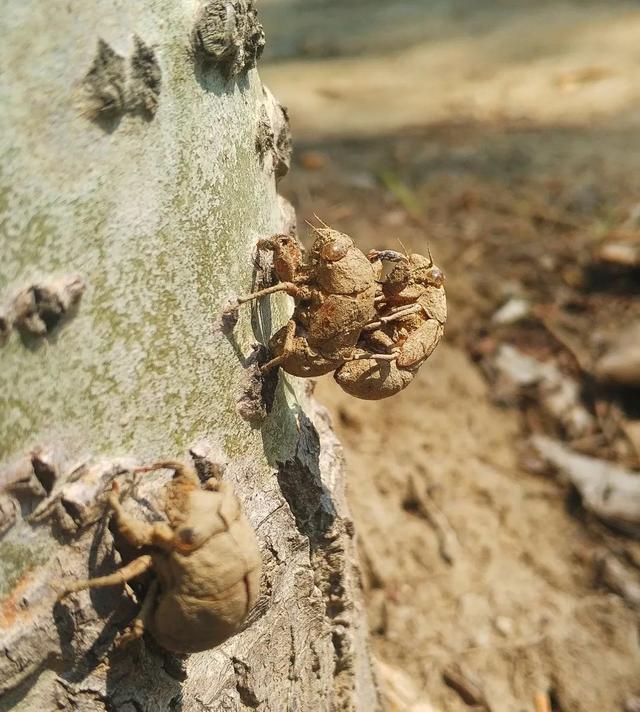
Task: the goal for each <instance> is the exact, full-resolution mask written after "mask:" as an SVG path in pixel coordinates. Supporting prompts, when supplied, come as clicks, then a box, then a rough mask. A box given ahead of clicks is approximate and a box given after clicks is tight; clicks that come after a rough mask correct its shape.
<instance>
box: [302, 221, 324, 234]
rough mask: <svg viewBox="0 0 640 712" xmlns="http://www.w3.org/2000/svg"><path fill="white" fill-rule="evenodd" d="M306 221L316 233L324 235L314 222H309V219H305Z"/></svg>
mask: <svg viewBox="0 0 640 712" xmlns="http://www.w3.org/2000/svg"><path fill="white" fill-rule="evenodd" d="M305 222H306V223H307V225H308V226H309V227H310V228H311V229H312V230H313V231H314V232H315V233H316V235H322V233H321V232H320V230H319V229H318V228H317V227H316V226H315V225H314V224H313V223H312V222H309V221H308V220H305Z"/></svg>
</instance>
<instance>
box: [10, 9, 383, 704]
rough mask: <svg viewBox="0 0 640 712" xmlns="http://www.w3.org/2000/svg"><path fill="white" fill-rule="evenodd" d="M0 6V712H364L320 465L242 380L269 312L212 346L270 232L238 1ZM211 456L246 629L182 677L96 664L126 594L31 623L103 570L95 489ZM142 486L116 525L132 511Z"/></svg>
mask: <svg viewBox="0 0 640 712" xmlns="http://www.w3.org/2000/svg"><path fill="white" fill-rule="evenodd" d="M3 9H4V12H3V22H2V30H1V31H0V33H1V41H0V61H1V63H2V68H3V70H2V85H1V86H0V102H1V104H2V106H3V111H2V115H1V118H0V121H1V122H2V125H1V131H0V151H1V154H2V162H1V169H0V170H1V174H0V215H1V217H0V226H1V228H0V229H1V233H0V244H1V247H2V249H1V253H2V259H1V260H0V300H3V303H4V307H2V311H1V313H0V319H1V321H0V337H3V343H2V345H0V359H1V363H2V376H1V379H2V398H1V399H0V463H2V474H1V476H0V490H1V491H0V531H1V532H2V534H1V535H0V536H2V539H0V589H1V591H0V593H1V595H2V604H1V606H0V624H1V626H2V640H1V641H0V646H1V649H2V652H1V653H0V694H2V697H0V708H1V709H18V710H22V709H23V710H30V709H43V710H48V709H56V708H58V707H59V708H65V709H66V708H69V709H80V710H105V709H109V710H114V709H117V710H169V709H171V710H180V709H183V710H242V709H258V710H265V711H266V710H274V711H275V710H278V711H280V710H296V711H298V710H331V709H362V710H372V709H375V708H376V707H377V704H378V703H377V695H376V692H375V686H374V683H373V680H372V675H371V671H370V667H369V660H368V655H367V651H366V641H365V632H364V630H365V626H364V624H363V613H362V610H361V606H360V596H359V583H358V572H357V566H356V562H355V552H354V547H353V542H352V537H353V531H352V527H351V525H350V523H349V519H348V513H347V510H346V505H345V502H344V493H343V489H342V477H343V473H342V469H341V468H342V465H341V456H340V451H339V447H338V445H337V443H336V442H335V440H334V438H333V435H332V433H331V428H330V424H329V423H328V421H327V419H326V415H325V414H324V413H323V412H322V411H321V410H320V409H318V407H317V406H316V405H315V404H313V402H312V401H311V400H310V399H309V398H308V397H307V395H306V394H305V391H304V388H301V386H300V384H299V383H297V382H296V381H295V379H286V378H284V377H282V375H281V376H280V380H279V382H278V384H277V387H276V388H275V394H274V396H273V403H269V404H266V405H265V403H263V402H262V397H263V395H264V394H263V393H262V392H261V390H260V388H259V383H258V384H257V383H256V382H255V368H252V365H251V359H252V353H253V345H254V342H255V341H256V340H261V341H263V342H265V341H266V340H267V339H268V336H269V334H270V333H272V332H273V330H274V329H275V328H276V327H277V326H280V325H281V324H282V323H283V322H284V320H285V319H286V313H287V310H288V308H289V307H288V304H287V303H286V300H283V299H280V300H271V305H265V306H263V307H261V308H260V310H257V311H256V310H254V312H253V313H250V312H249V310H247V313H246V314H243V315H242V316H241V319H240V321H239V323H238V325H237V327H236V328H235V330H234V332H233V335H232V336H231V335H229V334H228V333H227V334H225V333H224V332H223V330H222V329H221V325H220V318H219V317H220V314H221V311H222V308H223V306H224V305H225V304H226V302H227V300H228V299H229V297H230V296H232V295H234V294H238V293H242V292H246V291H248V290H249V289H250V288H251V286H252V281H253V279H254V276H253V273H254V269H253V261H254V257H255V256H254V246H255V242H256V240H257V239H258V238H260V237H263V236H266V235H270V234H273V233H276V232H283V231H288V230H291V229H294V227H293V222H292V216H291V210H290V208H289V207H288V206H287V205H286V203H285V202H284V201H282V200H281V199H280V198H279V197H278V196H277V193H276V177H278V176H279V175H281V174H282V173H283V172H284V171H285V170H286V164H287V160H288V156H287V147H288V128H287V125H286V120H285V118H286V117H285V116H284V115H283V112H282V111H281V109H280V108H279V107H278V105H277V103H276V102H275V100H274V99H273V97H272V96H271V95H270V93H269V92H268V91H266V90H265V89H264V88H263V86H262V84H261V82H260V79H259V77H258V74H257V71H256V70H255V68H254V66H253V64H254V61H253V60H254V59H255V56H256V54H257V53H259V50H260V44H261V36H260V28H259V26H258V25H257V21H256V19H255V17H254V11H253V9H252V6H251V3H250V2H246V1H245V0H235V2H233V3H231V2H216V1H214V2H209V3H203V4H198V3H195V2H193V1H185V2H179V3H175V2H168V1H166V0H145V2H139V3H119V2H115V0H109V1H107V2H100V3H97V2H84V3H74V4H72V5H69V6H66V5H64V6H61V5H59V4H55V3H46V2H44V1H43V0H20V1H18V0H10V1H9V2H8V3H5V7H4V8H3ZM221 18H222V20H223V22H222V25H220V22H219V21H220V20H221ZM216 22H217V23H218V25H216ZM220 27H222V31H221V34H219V35H217V34H216V32H217V30H220ZM73 280H75V282H74V281H73ZM69 284H71V285H72V286H73V285H74V284H75V287H74V288H73V289H72V290H71V292H72V293H71V292H69V290H67V291H66V292H65V288H66V287H68V285H69ZM74 290H75V291H74ZM252 377H254V382H253V389H252V388H251V384H252V381H251V379H252ZM256 385H257V386H258V387H256ZM268 390H269V389H268V388H266V389H264V393H267V395H268ZM267 400H271V399H269V398H268V399H267ZM239 403H240V407H239ZM268 405H270V406H271V408H270V411H269V413H268V415H266V417H265V418H264V419H261V418H259V417H254V420H253V423H249V422H247V420H245V419H243V417H241V414H240V412H239V411H241V412H242V413H244V414H245V416H246V415H247V413H252V414H253V416H255V415H256V413H257V414H258V416H259V415H260V413H261V412H262V411H264V410H265V409H268V408H267V406H268ZM258 421H260V422H258ZM210 446H211V447H213V449H214V450H222V451H224V454H225V456H226V458H227V459H228V461H229V465H228V467H227V470H226V473H225V478H227V479H228V480H229V481H231V482H232V483H233V484H234V485H235V487H236V489H237V491H238V494H239V496H240V498H241V500H242V501H243V504H244V506H245V509H246V511H247V514H248V516H249V518H250V520H251V521H252V523H253V524H254V526H255V527H256V529H257V532H258V538H259V540H260V543H261V546H262V550H263V560H264V575H263V582H262V593H261V598H260V600H259V602H258V605H257V607H256V610H255V612H254V614H253V616H252V618H251V621H250V625H249V626H248V627H247V628H246V630H244V631H243V632H242V633H240V634H239V635H238V636H236V637H235V638H233V639H232V640H230V641H228V642H227V643H226V644H224V645H223V646H221V647H220V648H218V649H216V650H213V651H210V652H207V653H201V654H198V655H192V656H189V657H188V658H177V657H176V656H173V655H170V654H168V653H167V652H166V651H163V650H161V649H159V648H158V647H157V646H156V645H155V644H154V642H153V641H152V640H150V639H148V638H145V639H144V640H143V641H140V642H138V643H134V644H132V645H131V646H130V647H129V648H127V649H124V650H119V649H116V648H114V646H113V640H114V637H115V635H116V633H117V632H118V630H119V629H121V628H122V627H123V626H124V625H126V623H127V622H128V620H129V619H130V618H131V616H132V615H133V613H134V612H135V610H136V604H135V603H134V602H133V601H132V600H131V598H130V597H127V596H125V595H124V593H123V592H122V591H121V590H118V589H114V590H104V591H100V592H92V593H91V594H89V593H86V592H85V593H82V594H79V595H78V596H74V597H73V599H72V600H71V601H69V602H68V603H66V604H64V605H60V604H55V585H54V584H55V581H56V580H57V579H61V578H66V577H74V578H85V577H87V576H89V575H96V574H103V573H106V572H108V571H111V570H113V569H114V568H115V567H116V566H117V565H118V563H119V562H120V561H121V558H120V552H118V551H116V550H115V549H114V546H113V539H112V537H111V534H110V531H109V529H108V528H107V527H106V526H105V524H104V519H103V518H102V517H101V514H102V511H103V510H102V502H103V494H102V493H103V490H104V488H105V487H106V486H107V484H108V482H109V481H110V479H111V478H112V477H113V476H114V474H115V473H118V472H123V471H125V470H126V468H127V467H128V466H130V465H131V464H132V463H148V462H150V461H152V460H155V459H158V458H166V457H183V458H184V457H187V456H188V452H189V450H190V449H191V450H192V451H194V452H196V454H197V453H202V452H205V451H207V449H208V448H209V447H210ZM162 484H163V480H162V478H161V477H160V476H158V477H151V476H150V478H149V479H147V480H145V481H144V482H143V483H142V484H141V485H140V488H139V490H138V491H137V496H136V497H135V500H134V498H130V500H129V501H128V503H127V504H128V507H129V509H130V510H131V511H132V512H136V513H137V514H138V515H139V516H144V515H145V512H146V516H153V515H152V512H153V508H154V503H155V501H156V500H157V497H158V494H159V491H160V488H161V487H162ZM54 604H55V605H54Z"/></svg>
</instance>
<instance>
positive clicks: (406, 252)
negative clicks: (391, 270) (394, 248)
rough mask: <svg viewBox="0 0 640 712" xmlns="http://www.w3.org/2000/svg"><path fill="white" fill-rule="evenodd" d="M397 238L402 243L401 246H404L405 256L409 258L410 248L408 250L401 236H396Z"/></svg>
mask: <svg viewBox="0 0 640 712" xmlns="http://www.w3.org/2000/svg"><path fill="white" fill-rule="evenodd" d="M396 240H397V241H398V242H399V243H400V247H402V251H403V252H404V256H405V257H406V258H407V259H409V250H407V246H406V245H405V244H404V242H402V240H401V239H400V238H399V237H396Z"/></svg>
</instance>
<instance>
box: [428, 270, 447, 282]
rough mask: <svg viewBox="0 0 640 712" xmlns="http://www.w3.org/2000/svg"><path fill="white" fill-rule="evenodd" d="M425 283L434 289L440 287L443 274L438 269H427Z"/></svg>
mask: <svg viewBox="0 0 640 712" xmlns="http://www.w3.org/2000/svg"><path fill="white" fill-rule="evenodd" d="M427 281H428V282H429V284H433V286H434V287H442V285H443V284H444V272H443V271H442V270H441V269H440V267H429V269H428V270H427Z"/></svg>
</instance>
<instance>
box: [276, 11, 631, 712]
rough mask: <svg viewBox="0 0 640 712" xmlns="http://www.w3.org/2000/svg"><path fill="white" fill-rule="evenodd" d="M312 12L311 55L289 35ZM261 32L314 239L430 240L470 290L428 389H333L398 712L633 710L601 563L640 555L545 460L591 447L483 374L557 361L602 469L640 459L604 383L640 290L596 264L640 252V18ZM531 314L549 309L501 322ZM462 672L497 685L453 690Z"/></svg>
mask: <svg viewBox="0 0 640 712" xmlns="http://www.w3.org/2000/svg"><path fill="white" fill-rule="evenodd" d="M288 5H293V6H294V7H295V8H297V14H295V15H293V16H291V17H295V18H296V19H295V21H293V26H294V27H296V28H297V32H298V34H296V35H295V38H293V37H294V34H295V33H294V32H293V30H291V29H289V30H287V32H286V33H285V31H284V30H283V29H282V24H281V23H279V22H276V21H279V20H280V19H281V18H282V17H283V13H285V12H286V11H287V6H288ZM389 5H394V6H395V13H392V12H391V10H390V9H389V7H388V6H389ZM364 10H367V12H369V15H367V17H368V18H369V19H368V24H367V22H364V21H363V22H358V18H359V17H360V14H361V13H362V12H363V11H364ZM401 10H402V12H401ZM467 11H468V12H467ZM314 12H315V13H316V14H315V16H314ZM341 13H342V14H341ZM263 14H264V19H265V23H266V26H267V31H269V23H270V22H272V23H274V27H275V35H276V45H275V48H274V49H273V50H272V56H271V63H267V65H266V66H265V68H264V70H263V72H262V73H263V75H264V76H265V78H266V81H267V83H268V84H269V85H270V86H271V88H272V90H274V92H275V93H276V95H278V96H279V97H280V98H281V99H284V100H285V103H288V104H289V107H290V110H291V114H292V123H293V127H294V138H295V139H296V144H295V145H296V160H295V166H294V168H293V169H292V172H291V174H290V176H289V177H288V178H287V179H286V181H285V183H284V184H283V186H284V192H285V194H287V195H288V197H289V198H290V199H291V200H292V201H293V202H294V204H295V206H296V208H297V211H298V218H299V221H300V225H301V226H302V225H303V220H304V219H309V220H312V219H313V214H314V213H316V214H317V215H319V216H320V217H321V218H322V219H323V220H325V221H326V222H328V223H330V224H332V225H333V226H334V227H336V228H338V229H340V230H342V231H344V232H347V233H349V234H351V235H352V236H353V237H354V238H355V239H356V240H357V242H358V244H359V245H360V246H361V247H362V249H364V250H365V251H366V250H367V249H369V248H372V247H378V248H393V249H398V241H397V240H401V241H402V244H404V245H406V246H407V248H409V249H410V250H415V251H420V252H425V251H426V249H427V247H428V246H429V247H430V248H431V250H432V252H433V255H434V257H435V258H436V261H437V262H438V264H439V265H440V266H441V267H442V268H443V269H444V271H445V273H446V274H447V294H448V297H449V304H450V318H449V323H448V329H447V333H446V335H445V340H444V342H443V344H441V346H440V347H439V348H438V350H437V351H436V353H435V354H434V355H433V356H432V357H431V358H430V360H429V361H428V363H427V364H425V365H424V366H423V367H422V369H421V371H420V373H419V375H418V376H417V377H416V379H415V380H414V382H413V383H412V384H411V385H410V386H409V388H408V389H407V390H406V391H404V392H403V393H401V394H399V395H397V396H395V397H394V398H391V399H388V400H386V401H381V402H363V401H358V400H356V399H354V398H350V397H349V396H347V395H346V394H344V393H343V392H342V391H341V390H340V389H339V387H338V386H337V385H336V384H335V383H334V382H333V380H332V379H331V377H325V378H323V379H320V380H319V381H318V384H317V387H316V394H317V396H318V398H319V399H320V400H321V401H322V402H323V403H324V404H326V406H327V407H328V408H329V410H330V411H331V413H332V415H333V419H334V423H335V426H336V428H337V431H338V434H339V436H340V438H341V440H342V443H343V445H344V449H345V454H346V458H347V463H348V469H349V499H350V503H351V508H352V512H353V516H354V520H355V525H356V530H357V534H358V540H359V545H360V552H361V556H362V568H363V582H364V587H365V593H366V600H367V606H368V614H369V623H370V629H371V645H372V648H373V652H374V654H375V656H376V658H377V659H378V660H379V661H380V662H381V669H382V674H381V680H382V682H383V687H384V688H385V689H386V691H387V693H388V694H389V695H390V696H391V697H394V698H395V699H394V700H392V705H391V706H392V708H393V709H396V710H414V711H415V712H418V710H421V711H422V712H426V711H427V710H431V709H435V710H439V711H440V712H463V711H465V710H469V709H470V706H473V704H474V702H473V699H472V698H474V697H475V704H476V708H477V709H483V705H484V708H485V709H490V710H492V711H493V712H532V711H533V710H534V709H535V708H534V696H535V695H536V693H546V695H547V696H548V699H549V701H550V703H551V706H552V709H553V710H554V712H609V711H611V712H618V711H620V712H622V711H623V710H625V704H628V703H629V700H631V699H632V698H633V697H635V696H640V636H639V622H640V619H639V616H638V611H637V610H634V608H633V606H631V605H629V604H628V603H627V602H625V600H623V598H621V597H620V596H618V595H617V594H615V593H613V592H611V591H610V590H609V589H608V588H607V587H606V586H605V585H604V584H603V583H602V581H601V579H600V578H599V577H598V566H597V563H596V561H597V559H598V557H599V556H600V555H601V554H602V552H603V551H608V552H615V554H616V555H619V556H624V557H626V559H627V560H630V561H636V562H637V561H640V552H639V551H638V545H637V544H636V543H635V542H633V541H631V540H630V539H628V538H627V537H624V536H622V535H618V534H615V533H613V532H611V531H609V530H607V529H606V528H605V527H604V526H603V525H601V524H598V523H596V522H595V521H594V520H593V518H591V517H590V516H588V514H587V513H586V512H585V510H584V509H583V508H582V506H581V504H580V502H579V501H578V500H577V498H576V496H575V494H574V493H572V492H571V491H570V490H569V489H568V488H566V487H563V486H562V485H560V484H558V482H557V480H556V479H555V478H554V477H553V476H552V475H550V474H549V473H547V472H540V471H539V472H537V473H536V474H533V473H532V472H531V467H525V466H524V463H525V462H527V458H528V457H529V455H528V450H527V447H526V442H527V437H528V435H529V434H530V433H531V432H532V431H534V432H535V431H542V432H546V433H547V434H550V435H552V436H554V437H557V438H562V439H565V440H567V438H568V436H567V434H566V433H564V432H563V431H562V429H561V428H558V427H557V426H556V425H554V424H549V423H548V422H547V421H545V420H544V418H541V416H540V414H539V412H538V410H537V409H536V403H535V402H523V401H522V399H518V398H513V397H505V395H504V393H502V392H500V393H498V392H497V391H498V390H499V389H498V388H497V386H496V383H495V381H494V380H493V379H492V377H491V371H490V370H487V368H485V366H486V362H487V359H490V356H491V355H492V354H493V353H494V351H495V349H496V346H497V345H499V344H500V343H509V344H512V345H516V346H517V347H519V348H521V349H522V350H523V351H525V352H527V353H530V354H534V355H536V356H537V357H539V358H541V359H543V360H549V361H552V362H553V363H556V364H557V365H558V366H559V368H560V369H561V370H563V372H566V373H567V374H570V375H572V376H574V377H576V378H578V379H579V380H580V381H581V383H582V387H583V392H582V397H583V401H584V406H585V407H586V408H587V410H589V411H590V412H591V413H594V414H595V413H598V418H599V420H598V422H599V423H601V425H602V428H601V430H598V431H597V432H596V433H594V434H592V436H590V438H587V439H586V440H585V439H583V440H581V441H580V443H579V445H580V447H581V448H582V450H583V451H585V452H589V453H590V454H592V455H597V456H601V457H606V458H608V459H613V460H616V461H618V462H621V463H624V464H625V465H627V466H629V467H638V465H640V462H639V461H638V450H637V447H638V442H637V441H636V450H635V451H634V449H633V439H631V440H630V439H629V438H626V439H625V438H621V437H618V435H619V433H618V435H616V433H617V431H615V429H614V430H613V431H612V430H611V429H610V428H606V427H605V425H603V423H605V424H606V422H608V421H607V418H608V417H609V415H610V414H612V413H616V414H617V415H618V417H619V418H622V419H623V420H624V422H625V423H636V424H637V422H638V420H639V419H640V407H639V406H638V403H639V402H640V398H639V394H638V393H637V392H626V391H625V392H621V391H616V390H611V389H607V388H603V387H601V386H600V385H598V384H594V383H593V382H592V379H590V378H589V367H588V364H590V363H592V362H593V360H594V359H596V358H597V355H598V353H599V349H601V347H602V343H604V342H605V341H606V340H607V339H609V338H615V334H616V332H617V331H619V330H621V329H622V330H624V329H625V325H626V324H627V323H630V322H631V320H633V319H637V318H638V317H639V316H640V299H639V294H640V272H638V270H631V271H630V272H628V271H623V272H616V271H615V270H614V272H613V273H608V272H606V271H605V272H604V273H603V272H602V271H599V269H596V268H594V266H593V255H594V254H595V253H596V252H597V250H598V249H599V248H600V247H601V246H602V244H603V243H606V242H607V241H608V240H611V239H615V240H622V241H626V242H628V243H638V242H639V241H640V237H639V235H640V209H639V207H638V206H639V203H638V200H639V197H638V196H640V118H639V117H640V101H639V99H640V89H639V87H640V84H638V81H637V67H638V61H639V60H640V42H638V37H640V10H639V9H638V6H637V4H636V3H629V2H610V3H597V2H573V3H561V2H558V3H550V2H538V3H528V2H521V3H520V2H519V3H507V2H491V3H488V2H478V3H473V4H471V3H468V2H467V3H464V2H457V3H455V2H449V3H447V2H434V3H432V4H430V3H416V2H407V3H394V4H388V3H386V4H385V3H381V2H374V1H371V2H359V3H355V2H352V3H343V4H342V6H340V5H339V4H337V3H332V2H326V3H317V2H316V3H308V5H306V6H304V8H303V6H301V5H298V4H296V3H295V2H293V3H287V2H284V0H280V1H278V0H271V2H268V1H267V2H265V3H264V10H263ZM365 14H366V13H365ZM314 17H315V20H314ZM371 18H373V19H371ZM430 20H431V23H430ZM354 23H355V24H354ZM336 27H339V28H342V30H341V31H335V28H336ZM353 27H355V28H356V30H354V31H352V32H351V33H349V30H350V29H351V28H353ZM316 30H317V31H316ZM301 37H302V38H303V39H300V38H301ZM292 38H293V39H292ZM294 39H295V40H296V41H294ZM303 40H304V41H303ZM301 232H303V230H302V229H301ZM514 295H515V296H518V297H521V298H523V299H525V300H526V301H528V302H529V303H530V304H531V305H532V306H533V309H534V313H535V314H537V315H538V316H537V317H535V318H534V317H531V318H529V319H528V320H525V321H524V322H523V323H519V324H516V325H512V326H510V327H508V328H502V327H501V328H499V327H497V326H496V325H495V324H493V323H492V321H491V315H492V314H493V313H494V312H495V310H496V309H497V308H498V307H499V306H500V305H501V304H503V303H504V302H505V301H506V300H508V299H509V298H511V297H513V296H514ZM536 310H537V311H536ZM541 315H543V316H544V318H543V316H541ZM576 361H580V362H581V363H582V368H581V369H580V368H577V367H576V363H575V362H576ZM585 364H587V365H585ZM605 431H606V433H605ZM625 432H626V431H625ZM605 435H606V437H605ZM629 443H631V444H629ZM572 446H573V445H572ZM577 446H578V443H577V441H576V444H575V447H577ZM456 665H458V666H461V668H462V670H463V674H464V675H466V676H467V678H475V680H476V681H477V687H478V689H471V688H470V686H469V685H466V689H465V690H460V689H458V690H457V691H456V689H454V688H455V687H456V685H455V684H452V683H451V680H452V675H451V674H450V675H449V676H448V677H449V683H447V682H446V681H445V679H444V677H446V676H447V675H446V672H447V671H451V670H452V666H456ZM459 687H460V686H459V685H458V688H459ZM465 697H466V699H467V701H465ZM401 698H403V700H404V701H402V699H401ZM421 704H422V705H423V706H422V707H420V705H421ZM429 704H430V705H432V706H433V707H430V706H429ZM540 709H542V708H540ZM628 709H629V710H631V709H636V708H632V707H629V708H628ZM638 709H640V707H638Z"/></svg>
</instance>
